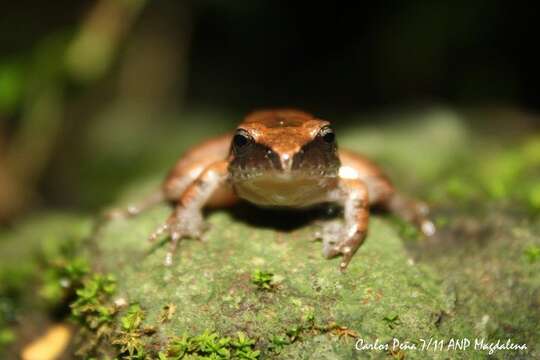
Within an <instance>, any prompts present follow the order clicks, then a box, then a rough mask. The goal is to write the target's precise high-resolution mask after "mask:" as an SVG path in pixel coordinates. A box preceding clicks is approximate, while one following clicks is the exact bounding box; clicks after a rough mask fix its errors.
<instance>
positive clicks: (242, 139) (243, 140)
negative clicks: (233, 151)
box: [233, 134, 248, 147]
mask: <svg viewBox="0 0 540 360" xmlns="http://www.w3.org/2000/svg"><path fill="white" fill-rule="evenodd" d="M233 141H234V145H235V146H237V147H242V146H245V145H246V144H247V143H248V139H247V137H246V136H244V135H242V134H236V135H234V139H233Z"/></svg>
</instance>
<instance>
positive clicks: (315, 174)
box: [229, 110, 340, 189]
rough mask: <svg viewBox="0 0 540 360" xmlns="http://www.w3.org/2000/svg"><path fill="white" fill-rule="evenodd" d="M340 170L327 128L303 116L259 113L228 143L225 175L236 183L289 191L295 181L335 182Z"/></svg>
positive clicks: (322, 122)
mask: <svg viewBox="0 0 540 360" xmlns="http://www.w3.org/2000/svg"><path fill="white" fill-rule="evenodd" d="M339 166H340V161H339V157H338V154H337V145H336V139H335V134H334V130H333V129H332V128H331V127H330V123H329V122H328V121H325V120H321V119H318V118H316V117H314V116H312V115H310V114H307V113H304V112H301V111H297V110H270V111H257V112H255V113H252V114H250V115H248V116H247V117H246V119H245V120H244V122H242V123H241V124H240V125H239V126H238V128H237V129H236V132H235V134H234V136H233V138H232V143H231V150H230V167H229V170H230V174H231V176H232V180H233V182H235V183H236V184H238V183H242V182H247V183H251V184H252V185H254V186H268V187H272V186H271V185H276V186H277V185H280V184H281V185H283V186H287V187H288V188H289V189H290V188H291V185H293V184H291V183H293V182H298V184H296V185H297V186H301V185H300V184H301V183H302V184H303V186H308V184H310V183H321V184H322V183H323V182H324V181H322V179H328V178H334V179H335V178H337V176H338V171H339ZM264 184H265V185H264ZM296 185H295V186H296Z"/></svg>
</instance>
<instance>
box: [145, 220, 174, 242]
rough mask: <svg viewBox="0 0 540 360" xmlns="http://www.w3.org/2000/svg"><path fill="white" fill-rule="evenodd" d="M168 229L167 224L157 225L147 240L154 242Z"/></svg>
mask: <svg viewBox="0 0 540 360" xmlns="http://www.w3.org/2000/svg"><path fill="white" fill-rule="evenodd" d="M168 230H169V224H168V223H164V224H161V225H159V226H158V227H157V228H156V229H155V230H154V231H153V232H152V233H151V234H150V236H148V241H150V242H155V241H156V240H157V239H159V238H160V237H162V236H163V235H164V234H165V233H167V231H168Z"/></svg>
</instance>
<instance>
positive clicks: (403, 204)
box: [380, 192, 435, 236]
mask: <svg viewBox="0 0 540 360" xmlns="http://www.w3.org/2000/svg"><path fill="white" fill-rule="evenodd" d="M380 205H382V207H383V208H385V209H387V210H388V211H390V212H391V213H393V214H395V215H397V216H398V217H400V218H401V219H403V220H405V221H407V222H410V223H412V224H414V225H415V226H416V227H418V229H419V230H420V231H421V232H422V233H423V234H424V235H425V236H433V235H434V234H435V225H434V224H433V222H432V221H431V220H430V218H429V207H428V206H427V204H425V203H424V202H421V201H418V200H415V199H411V198H408V197H406V196H404V195H402V194H400V193H398V192H393V193H392V194H390V195H389V196H388V197H386V198H385V199H384V200H382V201H381V202H380Z"/></svg>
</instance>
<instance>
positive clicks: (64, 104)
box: [0, 0, 540, 224]
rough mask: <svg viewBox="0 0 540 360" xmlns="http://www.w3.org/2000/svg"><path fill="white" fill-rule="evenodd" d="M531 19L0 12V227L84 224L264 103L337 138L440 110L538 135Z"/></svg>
mask: <svg viewBox="0 0 540 360" xmlns="http://www.w3.org/2000/svg"><path fill="white" fill-rule="evenodd" d="M535 16H536V14H535V12H534V11H533V9H532V8H531V7H530V6H528V5H527V4H526V3H525V2H523V3H521V2H512V3H511V4H510V3H508V2H504V1H494V0H474V1H470V0H469V1H461V0H457V1H436V2H435V1H420V0H419V1H404V2H371V3H362V4H360V3H354V5H353V4H352V3H347V4H345V3H341V2H314V1H295V2H290V1H284V0H258V1H253V0H235V1H218V0H197V1H180V0H177V1H162V0H157V1H146V0H97V1H88V0H80V1H73V0H70V1H67V0H59V1H54V2H48V3H47V4H44V3H43V2H40V1H35V0H19V1H10V2H5V3H4V4H3V5H2V11H1V13H0V223H3V224H11V223H13V222H14V221H15V220H16V219H19V218H21V217H22V216H24V215H25V214H28V213H29V212H31V211H35V210H38V209H44V208H47V209H48V208H53V209H66V210H70V209H76V210H77V211H82V212H87V213H93V212H95V211H97V210H99V209H101V208H103V207H104V206H106V205H108V204H109V203H110V202H112V201H113V200H114V198H115V196H116V194H117V193H118V192H119V191H120V190H122V188H123V187H124V186H126V184H128V183H130V182H133V181H134V180H135V179H138V178H144V177H156V176H157V177H159V176H161V175H163V174H164V173H165V172H166V171H167V169H168V168H169V167H170V166H171V164H172V163H173V162H174V160H175V159H176V158H177V157H178V156H179V155H180V154H181V152H182V150H184V149H185V148H186V147H187V146H189V145H191V144H194V143H196V142H197V141H199V140H200V139H201V138H204V137H208V136H212V135H215V134H217V133H220V132H222V131H225V130H227V129H230V128H231V127H232V126H234V125H235V124H236V123H237V122H238V121H239V120H240V119H241V117H242V116H243V115H244V114H245V113H246V112H249V111H251V110H253V109H256V108H261V107H273V106H287V107H299V108H303V109H305V110H307V111H310V112H313V113H315V114H317V115H319V116H321V117H324V118H328V119H332V120H334V121H335V122H336V123H337V126H338V128H340V127H345V126H349V125H354V126H356V125H357V124H359V125H365V124H369V125H370V126H373V125H378V124H379V123H380V122H389V121H390V122H391V121H396V120H388V119H392V117H384V116H382V117H381V116H359V114H364V115H365V114H379V113H385V112H386V113H387V112H392V111H395V110H396V109H411V108H423V107H430V106H433V105H439V104H443V105H445V106H449V107H451V108H456V109H468V110H469V111H470V110H471V109H480V108H481V109H489V114H491V115H493V116H492V117H491V116H487V120H486V116H484V117H482V119H483V120H481V121H480V120H477V118H476V117H467V118H466V121H468V122H477V124H476V125H474V124H473V126H479V127H484V128H485V129H488V128H489V127H490V121H491V120H492V119H496V118H499V120H500V118H501V117H500V116H499V117H497V114H505V116H503V117H502V120H500V121H499V122H503V123H510V125H512V126H517V127H523V126H525V128H526V129H528V130H527V131H530V129H533V130H535V129H537V127H536V126H537V125H536V123H535V122H536V119H535V115H534V114H535V112H536V111H537V110H538V108H539V106H540V102H539V100H540V99H539V96H540V95H539V92H538V90H537V89H538V83H539V81H540V67H539V66H538V64H539V63H540V58H539V55H538V52H537V49H536V48H537V45H535V44H537V33H536V28H537V21H536V20H537V19H536V18H535ZM400 111H401V110H400ZM508 114H511V116H508ZM513 122H515V124H518V125H513ZM519 124H521V125H519ZM523 124H526V125H523Z"/></svg>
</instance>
